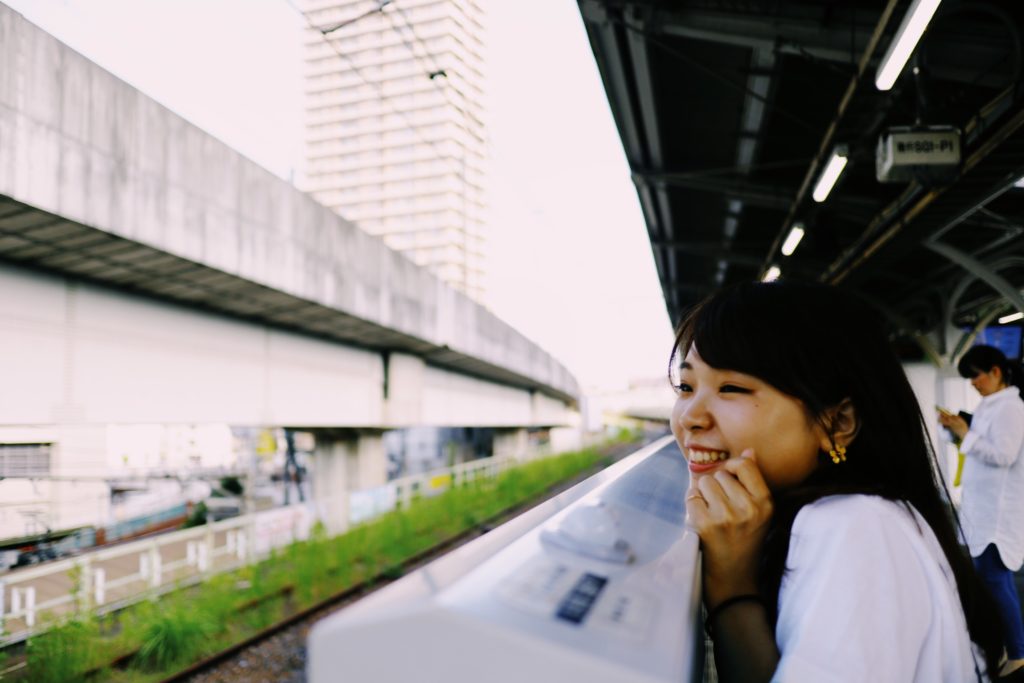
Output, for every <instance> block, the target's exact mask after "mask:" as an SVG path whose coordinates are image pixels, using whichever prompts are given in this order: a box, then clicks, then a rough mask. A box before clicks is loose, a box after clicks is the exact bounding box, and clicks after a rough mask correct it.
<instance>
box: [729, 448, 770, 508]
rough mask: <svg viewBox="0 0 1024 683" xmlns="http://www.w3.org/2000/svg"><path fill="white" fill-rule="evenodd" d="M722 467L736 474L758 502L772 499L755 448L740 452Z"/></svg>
mask: <svg viewBox="0 0 1024 683" xmlns="http://www.w3.org/2000/svg"><path fill="white" fill-rule="evenodd" d="M722 469H723V470H725V471H726V472H730V473H732V474H734V475H735V476H736V478H737V479H738V480H739V482H740V483H741V484H743V488H745V489H746V490H747V492H748V493H749V494H750V497H751V498H753V499H754V500H755V501H756V502H758V503H761V502H764V501H766V500H771V492H770V491H769V490H768V484H766V483H765V481H764V477H763V476H762V475H761V470H760V469H759V468H758V467H757V458H756V457H755V456H754V449H752V448H748V449H746V450H745V451H743V453H741V454H740V457H738V458H730V459H729V460H726V461H725V464H724V465H723V466H722Z"/></svg>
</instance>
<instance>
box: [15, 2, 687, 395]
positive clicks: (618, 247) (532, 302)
mask: <svg viewBox="0 0 1024 683" xmlns="http://www.w3.org/2000/svg"><path fill="white" fill-rule="evenodd" d="M3 2H5V3H6V4H8V5H10V6H11V7H13V8H14V9H15V10H17V11H19V12H21V13H22V14H24V15H25V16H26V18H28V19H29V20H30V21H32V22H33V23H35V24H37V25H38V26H40V27H42V28H43V29H45V30H46V31H48V32H50V33H52V34H53V35H55V36H56V37H57V38H59V39H60V40H62V41H63V42H65V43H67V44H68V45H70V46H71V47H72V48H74V49H76V50H78V51H79V52H81V53H82V54H84V55H85V56H87V57H89V58H90V59H92V60H93V61H95V62H97V63H98V64H100V65H102V66H103V67H104V68H106V69H108V70H110V71H111V72H113V73H114V74H116V75H117V76H119V77H120V78H122V79H124V80H126V81H128V82H129V83H131V84H132V85H134V86H135V87H137V88H139V89H140V90H142V91H143V92H145V93H147V94H148V95H150V96H151V97H153V98H154V99H156V100H157V101H159V102H161V103H162V104H164V105H166V106H168V107H170V108H171V109H173V110H174V111H176V112H177V113H179V114H180V115H182V116H183V117H185V118H186V119H188V120H190V121H192V122H193V123H195V124H196V125H198V126H199V127H201V128H203V129H204V130H206V131H208V132H210V133H211V134H213V135H215V136H217V137H218V138H220V139H221V140H223V141H225V142H226V143H227V144H229V145H231V146H232V147H234V148H235V149H237V150H239V151H240V152H242V153H243V154H245V155H246V156H248V157H249V158H251V159H253V160H254V161H256V162H258V163H260V164H262V165H263V166H265V167H266V168H268V169H269V170H271V171H272V172H274V173H276V174H278V175H280V176H281V177H284V178H288V177H289V176H290V174H291V173H292V172H293V170H295V171H296V172H297V171H298V169H300V168H301V166H302V161H301V154H302V144H301V139H302V111H301V105H302V102H301V89H302V82H301V71H300V68H301V67H300V60H301V50H300V29H301V26H302V25H303V23H302V19H301V18H300V17H299V16H298V14H297V13H296V11H295V10H294V9H293V8H292V7H290V6H289V4H288V3H287V2H286V1H285V0H3ZM395 2H396V3H401V2H402V0H395ZM484 5H485V8H486V11H487V12H488V15H487V16H488V19H487V24H488V27H489V33H488V39H487V50H488V52H487V57H486V58H487V67H486V68H487V75H488V80H487V85H486V88H487V91H488V95H489V102H488V111H487V116H488V125H489V135H490V138H491V140H490V147H491V155H492V160H491V165H490V171H491V178H490V188H489V202H490V205H491V211H490V213H491V221H492V224H491V226H490V232H489V234H488V246H487V262H486V268H487V271H488V280H487V290H488V291H487V295H486V297H487V303H488V305H489V306H490V307H491V308H492V309H493V310H494V311H495V312H496V313H497V314H498V315H499V316H501V317H502V318H503V319H505V320H506V321H508V322H509V323H511V324H512V325H514V326H515V327H516V328H517V329H519V330H520V331H521V332H523V333H524V334H526V335H527V336H528V337H530V338H531V339H533V340H535V341H536V342H538V343H539V344H540V345H541V346H543V347H544V348H545V349H547V350H548V351H549V352H551V353H552V354H554V356H555V357H556V358H558V359H559V360H560V361H561V362H562V363H564V364H565V365H566V366H567V367H568V368H569V369H570V371H572V372H573V373H574V374H575V375H576V377H577V378H578V379H579V380H580V383H581V385H582V386H583V387H585V388H587V387H590V388H602V389H612V388H620V387H623V386H625V384H626V383H627V382H628V381H629V380H630V379H638V378H649V377H656V376H661V375H664V372H665V368H666V366H667V363H668V352H669V347H670V345H671V330H670V326H669V322H668V316H667V313H666V311H665V305H664V301H663V299H662V295H661V289H660V287H659V286H658V281H657V276H656V274H655V270H654V262H653V260H652V257H651V249H650V244H649V243H648V241H647V235H646V231H645V228H644V223H643V218H642V215H641V213H640V208H639V205H638V203H637V198H636V192H635V191H634V189H633V185H632V183H631V182H630V179H629V169H628V167H627V164H626V159H625V156H624V154H623V151H622V145H621V143H620V141H619V138H618V135H617V133H616V131H615V127H614V124H613V122H612V118H611V113H610V111H609V109H608V103H607V99H606V98H605V94H604V91H603V89H602V87H601V83H600V78H599V76H598V73H597V68H596V66H595V64H594V58H593V54H592V53H591V51H590V46H589V44H588V42H587V38H586V34H585V32H584V29H583V24H582V21H581V19H580V16H579V10H578V9H577V7H576V3H575V2H574V1H573V0H490V1H488V0H484Z"/></svg>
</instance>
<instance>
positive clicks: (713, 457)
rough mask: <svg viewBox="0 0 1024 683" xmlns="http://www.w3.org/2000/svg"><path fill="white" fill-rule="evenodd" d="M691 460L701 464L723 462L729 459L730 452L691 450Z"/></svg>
mask: <svg viewBox="0 0 1024 683" xmlns="http://www.w3.org/2000/svg"><path fill="white" fill-rule="evenodd" d="M689 455H690V458H689V459H690V462H696V463H700V464H705V463H711V462H721V461H723V460H728V459H729V454H728V453H727V452H725V451H695V450H690V451H689Z"/></svg>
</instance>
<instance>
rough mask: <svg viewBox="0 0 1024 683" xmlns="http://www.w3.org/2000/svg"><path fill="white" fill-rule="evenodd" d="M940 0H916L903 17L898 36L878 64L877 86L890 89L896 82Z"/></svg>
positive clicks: (897, 32)
mask: <svg viewBox="0 0 1024 683" xmlns="http://www.w3.org/2000/svg"><path fill="white" fill-rule="evenodd" d="M939 2H941V0H914V4H912V5H911V6H910V9H909V10H907V14H906V15H905V16H904V17H903V23H902V24H900V30H898V31H896V37H895V38H893V41H892V42H891V43H889V49H888V50H886V51H885V57H883V58H882V63H881V64H879V65H878V71H876V72H875V87H876V88H878V89H879V90H889V89H890V88H892V86H893V84H894V83H896V79H897V78H899V77H900V73H902V71H903V67H905V66H906V65H907V60H908V59H910V55H912V54H914V48H916V47H917V43H918V41H920V40H921V36H922V35H924V30H925V29H926V28H928V22H929V21H931V20H932V16H934V14H935V10H937V9H938V8H939Z"/></svg>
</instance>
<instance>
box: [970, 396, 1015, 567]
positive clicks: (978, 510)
mask: <svg viewBox="0 0 1024 683" xmlns="http://www.w3.org/2000/svg"><path fill="white" fill-rule="evenodd" d="M960 450H961V451H962V452H963V454H964V455H966V456H967V457H966V459H965V460H964V471H963V475H962V481H963V498H962V502H961V505H960V512H961V516H962V518H963V519H962V521H963V527H964V535H965V536H966V537H967V547H968V549H970V551H971V555H972V556H974V557H977V556H979V555H981V553H982V552H983V551H984V550H985V548H986V547H988V545H989V544H990V543H995V544H996V547H997V548H998V549H999V556H1000V557H1001V558H1002V560H1003V564H1005V565H1006V567H1007V568H1008V569H1011V570H1013V571H1017V570H1018V569H1020V567H1021V565H1022V564H1024V457H1022V454H1024V401H1021V399H1020V390H1019V389H1017V387H1007V388H1006V389H1001V390H999V391H997V392H995V393H994V394H989V395H988V396H983V397H982V399H981V403H980V404H979V405H978V408H977V410H975V412H974V417H973V418H972V420H971V428H970V430H969V431H968V432H967V436H965V437H964V441H963V443H962V444H961V445H960Z"/></svg>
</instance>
